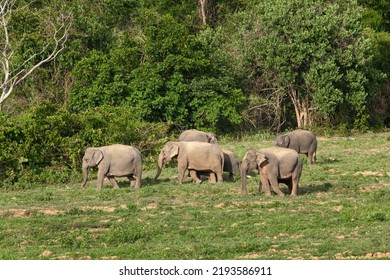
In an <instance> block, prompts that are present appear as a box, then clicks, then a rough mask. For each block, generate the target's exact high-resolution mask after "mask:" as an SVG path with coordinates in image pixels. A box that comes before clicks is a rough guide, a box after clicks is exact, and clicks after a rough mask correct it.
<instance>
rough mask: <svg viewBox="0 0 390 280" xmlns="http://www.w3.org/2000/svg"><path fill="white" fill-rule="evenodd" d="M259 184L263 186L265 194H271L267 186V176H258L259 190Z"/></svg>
mask: <svg viewBox="0 0 390 280" xmlns="http://www.w3.org/2000/svg"><path fill="white" fill-rule="evenodd" d="M261 186H263V188H264V193H265V195H266V196H271V189H270V186H269V181H268V179H267V178H264V177H263V176H260V183H259V191H261Z"/></svg>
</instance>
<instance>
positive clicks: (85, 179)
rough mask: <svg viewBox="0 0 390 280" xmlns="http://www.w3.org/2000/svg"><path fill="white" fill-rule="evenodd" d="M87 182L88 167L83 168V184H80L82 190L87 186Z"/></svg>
mask: <svg viewBox="0 0 390 280" xmlns="http://www.w3.org/2000/svg"><path fill="white" fill-rule="evenodd" d="M87 180H88V167H84V166H83V182H82V183H81V187H82V188H84V187H85V185H86V184H87Z"/></svg>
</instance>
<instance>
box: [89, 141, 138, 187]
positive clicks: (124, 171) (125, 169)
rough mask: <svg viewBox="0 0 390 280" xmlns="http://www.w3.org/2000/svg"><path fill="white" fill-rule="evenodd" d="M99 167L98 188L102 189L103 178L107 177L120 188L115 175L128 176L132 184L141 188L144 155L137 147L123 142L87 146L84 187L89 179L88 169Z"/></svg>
mask: <svg viewBox="0 0 390 280" xmlns="http://www.w3.org/2000/svg"><path fill="white" fill-rule="evenodd" d="M96 166H97V167H98V178H97V188H98V190H101V189H102V185H103V180H104V178H105V177H107V178H108V179H109V180H110V182H111V184H112V185H113V186H114V188H119V186H118V183H117V182H116V180H115V177H127V178H128V179H129V181H130V182H131V186H134V187H135V188H136V189H139V188H141V178H142V156H141V153H140V151H139V150H138V149H137V148H134V147H132V146H126V145H121V144H115V145H111V146H104V147H97V148H87V149H86V150H85V154H84V157H83V164H82V170H83V182H82V184H81V187H82V188H84V187H85V184H86V183H87V179H88V169H90V168H91V167H96Z"/></svg>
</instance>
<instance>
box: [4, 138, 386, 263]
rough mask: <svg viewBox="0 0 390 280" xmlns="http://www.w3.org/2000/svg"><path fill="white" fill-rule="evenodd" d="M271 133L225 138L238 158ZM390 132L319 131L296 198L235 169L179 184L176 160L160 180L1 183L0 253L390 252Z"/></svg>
mask: <svg viewBox="0 0 390 280" xmlns="http://www.w3.org/2000/svg"><path fill="white" fill-rule="evenodd" d="M273 139H274V135H272V134H269V133H266V134H258V135H253V136H246V137H244V138H242V139H240V140H239V141H238V140H234V139H232V138H229V137H225V138H223V139H221V140H220V144H221V145H222V146H223V147H224V148H227V149H229V150H232V151H235V152H236V153H237V154H238V155H239V157H240V158H242V156H243V155H244V153H245V152H246V150H247V149H248V148H250V147H254V148H261V147H267V146H270V145H273ZM389 140H390V135H389V133H382V134H373V133H371V134H363V135H359V136H351V137H331V138H322V137H321V138H319V145H318V157H317V163H315V164H313V165H307V164H306V162H305V163H304V167H303V173H302V177H301V182H300V195H299V196H298V197H290V196H286V197H282V198H281V197H277V196H273V197H265V195H264V194H258V193H257V185H258V178H257V177H256V176H255V175H254V174H253V177H251V178H248V191H249V196H247V197H243V196H241V195H240V180H239V178H235V180H234V181H233V182H228V181H226V182H224V183H223V184H219V185H218V184H216V185H212V184H209V183H208V182H203V183H202V184H201V185H196V184H194V183H192V182H186V183H184V184H183V185H177V184H176V181H175V180H176V177H177V169H176V166H175V165H171V166H169V167H167V168H165V169H164V170H163V173H162V175H161V177H160V180H158V181H157V182H154V180H153V179H152V178H153V177H154V175H155V171H156V170H147V171H146V172H145V173H144V180H143V187H142V188H141V189H140V190H138V191H136V190H134V189H129V187H128V183H127V182H126V181H120V185H121V188H120V189H119V190H115V189H112V187H111V186H110V185H109V183H108V181H107V182H106V183H105V185H104V187H103V190H102V191H101V192H98V191H97V190H96V186H95V182H94V181H90V183H89V184H88V185H87V188H86V189H85V190H82V189H81V188H80V186H79V184H73V183H72V184H45V185H42V186H41V187H35V188H30V189H28V190H5V189H1V196H0V259H389V258H390V255H389V254H390V252H389V247H388V244H389V242H390V239H389V238H390V237H389V234H388V232H389V230H390V223H389V219H390V216H389V213H390V211H389V210H390V208H389V207H390V205H389V203H388V201H389V198H390V191H389V190H390V188H389V186H390V174H389V170H390V162H389V160H388V154H389V152H390V151H389V147H390V145H389ZM226 175H227V174H226ZM282 190H283V191H284V192H287V187H286V186H283V185H282Z"/></svg>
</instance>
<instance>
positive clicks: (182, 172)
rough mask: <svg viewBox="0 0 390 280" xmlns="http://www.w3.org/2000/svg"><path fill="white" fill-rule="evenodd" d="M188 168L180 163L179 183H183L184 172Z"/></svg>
mask: <svg viewBox="0 0 390 280" xmlns="http://www.w3.org/2000/svg"><path fill="white" fill-rule="evenodd" d="M186 169H187V168H185V167H184V166H181V165H178V167H177V180H178V183H179V184H183V180H184V174H185V172H186Z"/></svg>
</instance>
